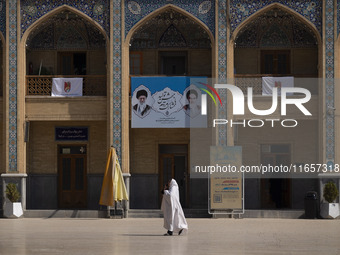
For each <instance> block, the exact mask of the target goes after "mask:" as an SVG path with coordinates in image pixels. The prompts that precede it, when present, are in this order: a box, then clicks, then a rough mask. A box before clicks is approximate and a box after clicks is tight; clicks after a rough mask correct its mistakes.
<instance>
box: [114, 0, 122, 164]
mask: <svg viewBox="0 0 340 255" xmlns="http://www.w3.org/2000/svg"><path fill="white" fill-rule="evenodd" d="M121 8H122V6H121V1H119V0H113V24H112V29H113V38H112V42H113V146H114V147H115V148H116V151H117V154H118V157H119V158H121V155H122V154H121V153H122V145H121V143H122V124H121V122H122V89H121V87H122V49H121V40H122V39H121V32H122V24H121V18H122V9H121Z"/></svg>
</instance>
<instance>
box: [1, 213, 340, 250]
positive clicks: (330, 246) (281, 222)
mask: <svg viewBox="0 0 340 255" xmlns="http://www.w3.org/2000/svg"><path fill="white" fill-rule="evenodd" d="M188 224H189V232H188V233H187V234H186V235H183V236H163V234H164V233H165V230H164V229H163V228H162V225H163V221H162V219H154V218H153V219H71V218H63V219H56V218H53V219H27V218H26V219H13V220H11V219H0V254H1V255H5V254H6V255H7V254H15V255H20V254H25V255H28V254H38V255H39V254H91V255H92V254H138V255H143V254H148V255H151V254H167V255H180V254H195V255H197V254H309V255H311V254H327V255H331V254H334V255H335V254H337V255H338V254H340V220H301V219H299V220H298V219H293V220H291V219H290V220H287V219H188Z"/></svg>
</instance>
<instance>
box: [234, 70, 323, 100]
mask: <svg viewBox="0 0 340 255" xmlns="http://www.w3.org/2000/svg"><path fill="white" fill-rule="evenodd" d="M265 76H271V77H275V76H276V75H271V74H235V85H236V86H237V87H239V88H240V89H241V90H242V92H243V93H245V94H246V93H247V88H249V87H252V88H253V94H254V95H262V77H265ZM279 76H283V75H279ZM285 76H293V77H294V78H295V81H294V83H295V84H294V86H295V87H301V88H306V89H308V90H309V91H310V92H311V94H312V95H317V94H318V79H316V78H317V76H312V75H295V74H292V75H285ZM302 78H303V79H302Z"/></svg>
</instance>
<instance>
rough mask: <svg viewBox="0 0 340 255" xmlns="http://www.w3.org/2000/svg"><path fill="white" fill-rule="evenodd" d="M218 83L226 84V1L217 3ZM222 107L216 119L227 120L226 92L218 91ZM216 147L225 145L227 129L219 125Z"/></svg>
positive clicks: (222, 0) (219, 107)
mask: <svg viewBox="0 0 340 255" xmlns="http://www.w3.org/2000/svg"><path fill="white" fill-rule="evenodd" d="M217 33H218V82H219V83H220V84H225V83H226V82H227V1H226V0H220V1H218V32H217ZM218 93H219V95H220V97H221V100H222V103H223V105H222V106H221V105H219V106H218V118H219V119H226V118H227V112H226V110H227V91H226V89H219V90H218ZM218 145H222V146H223V145H225V146H226V145H227V127H226V125H219V127H218Z"/></svg>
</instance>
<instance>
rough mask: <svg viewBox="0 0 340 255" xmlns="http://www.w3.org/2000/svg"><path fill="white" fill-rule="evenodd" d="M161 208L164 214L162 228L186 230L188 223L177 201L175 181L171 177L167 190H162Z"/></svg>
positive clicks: (176, 230)
mask: <svg viewBox="0 0 340 255" xmlns="http://www.w3.org/2000/svg"><path fill="white" fill-rule="evenodd" d="M161 210H162V211H163V214H164V228H165V229H167V230H169V231H173V232H179V231H180V230H183V229H185V230H187V229H188V224H187V221H186V220H185V217H184V213H183V209H182V206H181V203H180V202H179V190H178V185H177V182H176V181H175V180H174V179H172V180H171V182H170V185H169V189H168V190H164V195H163V200H162V206H161Z"/></svg>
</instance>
